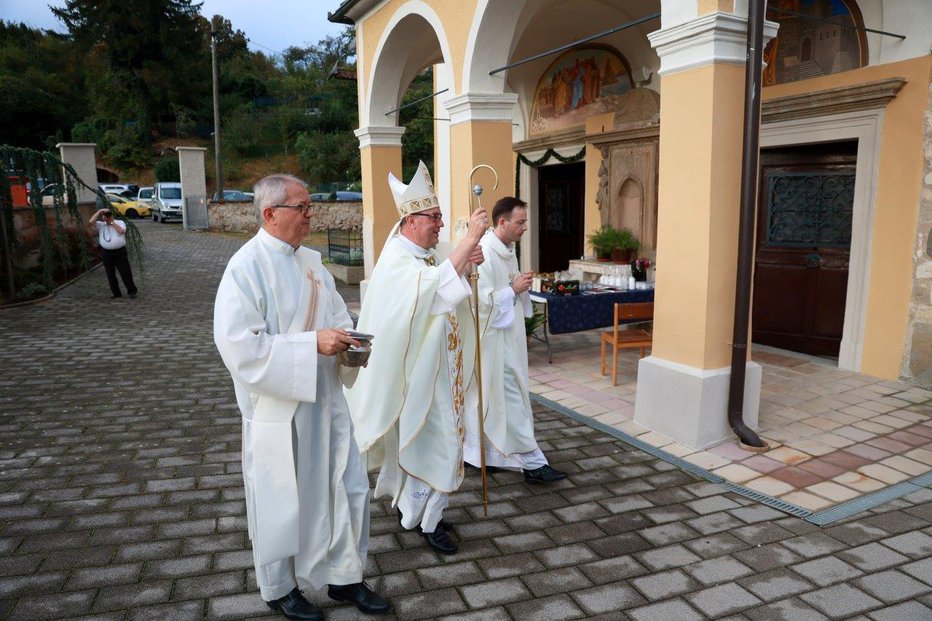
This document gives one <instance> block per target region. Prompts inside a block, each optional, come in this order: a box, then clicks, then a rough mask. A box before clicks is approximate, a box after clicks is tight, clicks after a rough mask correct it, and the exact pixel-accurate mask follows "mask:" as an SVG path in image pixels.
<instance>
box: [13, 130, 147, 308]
mask: <svg viewBox="0 0 932 621" xmlns="http://www.w3.org/2000/svg"><path fill="white" fill-rule="evenodd" d="M11 176H15V177H19V178H20V182H21V183H24V184H25V183H27V182H28V183H30V184H31V185H32V187H33V188H35V190H34V191H32V192H30V193H29V205H28V207H29V209H30V210H31V211H32V214H33V218H34V219H35V222H36V229H37V230H38V233H39V248H40V258H41V261H42V283H41V286H40V285H38V284H36V283H34V282H33V283H32V284H30V283H25V286H24V287H23V290H24V291H25V290H29V289H30V288H32V290H33V291H34V290H35V287H37V286H39V287H40V289H42V288H44V290H45V291H52V289H53V288H54V273H55V269H56V267H59V268H61V269H63V270H69V269H71V268H72V267H74V265H75V263H74V257H72V252H71V250H70V247H69V245H70V238H69V236H68V232H67V230H66V229H65V218H66V217H68V218H71V220H72V221H73V222H75V223H77V226H78V227H79V230H78V234H77V235H75V236H74V237H75V239H76V241H77V250H78V253H77V254H78V256H77V260H78V265H79V266H80V267H81V269H82V270H86V269H88V268H89V267H90V265H91V253H90V249H89V247H88V239H87V235H85V234H82V233H83V232H84V230H85V228H86V226H85V219H84V217H82V215H81V213H80V211H79V210H78V200H77V187H78V184H80V185H81V186H84V187H85V188H87V189H88V190H90V191H91V192H93V193H94V194H95V195H96V196H97V200H98V202H101V201H102V202H103V203H104V204H109V200H108V199H107V195H106V194H105V193H104V192H103V191H101V190H100V189H99V188H98V187H92V186H90V185H88V184H87V183H85V182H84V180H83V179H81V178H80V177H79V176H78V174H77V172H76V171H75V169H74V167H73V166H71V165H70V164H65V163H64V162H62V161H61V160H60V159H58V158H57V157H55V156H54V155H52V154H50V153H45V152H42V151H35V150H33V149H23V148H19V147H12V146H9V145H0V199H2V200H0V207H2V209H0V218H3V220H4V221H5V224H6V230H7V235H8V236H9V239H8V244H9V248H7V249H0V250H6V251H7V252H9V253H10V254H11V255H12V254H13V253H14V251H15V250H19V249H20V248H21V247H22V243H21V241H20V240H19V239H18V237H17V235H16V229H15V225H14V217H13V195H12V186H11V185H10V177H11ZM63 176H64V178H62V177H63ZM39 179H45V180H46V182H48V183H55V184H57V185H56V187H55V191H54V193H53V194H52V213H53V215H54V217H55V222H54V230H53V228H52V227H51V226H50V225H49V221H48V218H47V216H46V207H45V206H43V204H42V196H41V194H40V192H39ZM95 185H96V184H95ZM113 214H114V217H116V218H118V219H120V220H122V221H123V222H124V224H125V225H126V247H127V251H128V254H129V258H130V261H132V262H133V263H134V264H135V265H136V266H137V269H138V271H139V273H140V276H142V269H143V263H142V251H143V244H142V234H141V233H140V232H139V229H138V228H137V227H136V225H135V224H134V223H133V222H131V221H127V220H125V218H124V217H123V216H122V215H120V213H119V212H118V211H116V210H113ZM10 262H11V263H13V264H15V263H16V261H15V260H14V259H13V257H12V256H11V257H10ZM5 269H6V262H4V263H2V264H0V270H5ZM14 271H15V270H14ZM14 276H15V274H14ZM5 286H6V279H4V281H3V283H0V287H4V288H5ZM8 293H9V296H10V300H15V299H16V297H17V291H10V292H8Z"/></svg>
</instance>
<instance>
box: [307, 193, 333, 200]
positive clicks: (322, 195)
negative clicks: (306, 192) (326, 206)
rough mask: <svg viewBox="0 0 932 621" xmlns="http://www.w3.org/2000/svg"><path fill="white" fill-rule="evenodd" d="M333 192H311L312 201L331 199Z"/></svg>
mask: <svg viewBox="0 0 932 621" xmlns="http://www.w3.org/2000/svg"><path fill="white" fill-rule="evenodd" d="M330 194H331V192H314V193H313V194H311V200H312V201H329V200H330Z"/></svg>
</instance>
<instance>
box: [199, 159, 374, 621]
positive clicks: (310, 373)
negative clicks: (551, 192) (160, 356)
mask: <svg viewBox="0 0 932 621" xmlns="http://www.w3.org/2000/svg"><path fill="white" fill-rule="evenodd" d="M254 192H255V198H254V203H255V205H256V208H257V210H258V217H259V221H260V222H261V225H262V226H261V228H260V229H259V232H258V233H257V234H256V236H255V237H253V238H252V239H251V240H249V241H248V242H246V243H245V244H244V245H243V247H242V248H240V250H239V251H237V252H236V254H234V255H233V257H232V258H231V259H230V262H229V264H228V265H227V268H226V271H225V272H224V274H223V278H222V280H221V281H220V285H219V287H218V289H217V298H216V302H215V306H214V342H215V343H216V345H217V349H218V350H219V351H220V356H221V358H223V362H224V364H225V365H226V367H227V369H228V370H229V371H230V375H231V376H232V378H233V386H234V389H235V392H236V402H237V405H238V406H239V409H240V412H241V413H242V416H243V451H242V452H243V482H244V484H245V488H246V516H247V519H248V528H249V538H250V539H251V540H252V548H253V559H254V562H255V567H256V581H257V582H258V583H259V590H260V593H261V595H262V598H263V599H264V600H265V601H266V603H267V604H268V605H269V607H270V608H272V609H273V610H276V611H279V612H281V613H282V614H283V615H284V616H285V617H287V618H289V619H303V620H306V621H308V620H316V619H322V618H323V617H322V614H321V612H320V611H319V610H317V609H316V608H315V607H314V606H313V605H312V604H311V603H310V602H309V601H308V600H307V599H306V598H305V597H304V595H303V594H302V593H301V588H307V587H312V588H314V589H319V588H322V587H323V586H324V585H329V588H328V595H329V596H330V597H331V598H332V599H335V600H338V601H344V602H349V603H352V604H355V605H356V607H357V608H358V609H359V610H361V611H363V612H365V613H370V614H381V613H384V612H387V611H388V610H389V608H390V605H389V603H388V601H387V600H385V599H384V598H382V597H380V596H379V595H377V594H376V593H374V592H373V591H372V590H371V589H370V588H369V587H368V586H367V585H366V584H365V583H364V582H363V581H362V574H363V570H364V569H365V566H366V554H367V551H368V546H369V482H368V479H367V477H366V473H365V469H364V467H363V465H362V460H361V459H360V455H359V450H358V448H357V446H356V443H355V441H354V439H353V426H352V421H351V419H350V416H349V410H348V408H347V405H346V401H345V399H344V396H343V391H342V388H343V383H344V382H349V381H351V380H352V379H353V377H354V373H355V369H352V370H349V369H347V368H345V367H341V366H340V365H338V364H337V358H336V355H337V354H338V353H339V352H341V351H344V350H346V349H347V348H348V347H350V346H351V345H359V343H358V341H356V340H355V339H353V338H352V337H351V336H350V333H349V332H348V329H350V328H352V321H351V320H350V317H349V314H348V313H347V310H346V305H345V304H344V303H343V299H342V298H341V297H340V294H339V293H337V290H336V287H335V285H334V281H333V277H332V276H331V275H330V273H329V272H328V271H327V270H326V269H325V268H324V267H323V264H322V263H321V257H320V253H318V252H316V251H314V250H311V249H310V248H305V247H303V246H302V245H301V242H302V241H303V240H304V239H305V237H306V236H307V234H308V232H309V231H310V218H311V215H312V213H311V211H312V207H311V203H310V197H309V195H308V191H307V186H306V185H305V184H304V183H303V182H302V181H301V180H299V179H297V178H295V177H291V176H289V175H270V176H268V177H265V178H263V179H261V180H260V181H259V182H258V183H256V185H255V188H254Z"/></svg>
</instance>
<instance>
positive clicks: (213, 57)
mask: <svg viewBox="0 0 932 621" xmlns="http://www.w3.org/2000/svg"><path fill="white" fill-rule="evenodd" d="M216 18H217V16H216V15H215V16H214V19H212V20H210V65H211V71H212V73H213V81H214V166H215V167H216V170H217V198H218V199H220V200H223V167H222V166H221V164H220V78H219V76H218V71H217V23H216Z"/></svg>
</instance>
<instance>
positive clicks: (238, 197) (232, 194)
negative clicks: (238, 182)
mask: <svg viewBox="0 0 932 621" xmlns="http://www.w3.org/2000/svg"><path fill="white" fill-rule="evenodd" d="M252 196H253V194H252V192H243V191H242V190H224V191H223V200H225V201H231V202H237V203H250V202H252ZM214 200H215V201H216V200H220V198H219V197H218V196H217V195H216V194H214Z"/></svg>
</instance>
